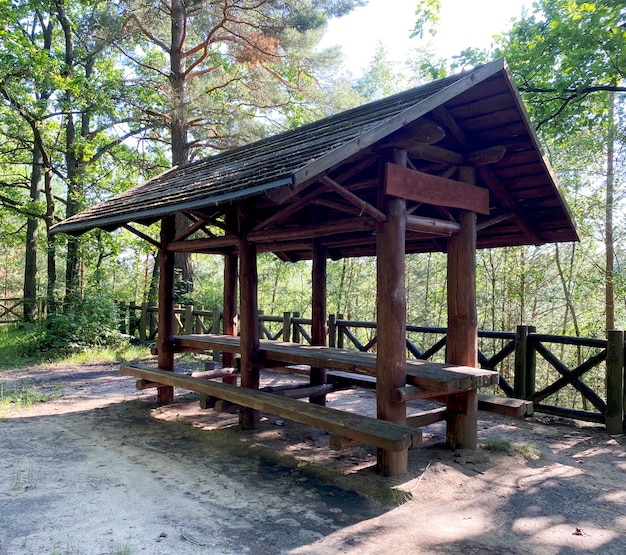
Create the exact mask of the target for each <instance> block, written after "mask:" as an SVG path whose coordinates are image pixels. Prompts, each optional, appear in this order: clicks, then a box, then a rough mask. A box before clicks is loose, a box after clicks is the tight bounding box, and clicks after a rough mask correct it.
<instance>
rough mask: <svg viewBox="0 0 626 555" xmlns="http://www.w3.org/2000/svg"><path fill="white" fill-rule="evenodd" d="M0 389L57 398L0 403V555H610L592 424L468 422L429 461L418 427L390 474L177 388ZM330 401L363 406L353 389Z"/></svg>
mask: <svg viewBox="0 0 626 555" xmlns="http://www.w3.org/2000/svg"><path fill="white" fill-rule="evenodd" d="M281 379H284V378H282V377H280V376H278V375H268V376H267V378H266V380H267V381H268V383H276V382H278V381H280V380H281ZM0 382H3V384H4V387H5V388H9V389H10V388H12V387H15V386H19V385H21V384H24V383H27V384H30V385H31V386H33V387H37V388H38V389H39V390H40V391H44V392H48V393H49V394H50V395H52V396H53V397H58V398H56V399H54V400H48V401H46V402H40V403H37V404H36V405H35V406H33V407H31V408H28V409H19V410H17V409H14V408H11V407H4V408H2V407H0V553H1V554H8V555H13V554H31V553H33V554H34V553H37V554H81V555H83V554H84V555H100V554H102V555H104V554H107V555H109V554H110V555H113V554H118V555H122V554H125V555H129V554H133V555H134V554H140V553H141V554H172V555H179V554H180V555H186V554H203V553H205V554H255V555H256V554H259V555H262V554H279V553H289V554H294V555H296V554H298V555H300V554H335V553H351V554H355V555H356V554H368V553H371V554H379V553H387V552H389V551H391V550H393V551H395V552H396V553H398V554H404V553H424V554H426V553H428V554H431V553H432V554H438V553H450V554H452V553H463V554H472V553H481V554H483V553H491V554H508V553H533V554H535V553H536V554H569V553H572V554H574V553H576V554H579V553H602V554H616V555H617V554H619V555H622V554H623V553H624V552H626V539H625V538H624V534H625V533H626V452H625V451H624V444H625V443H626V441H625V440H624V439H623V438H622V437H616V438H611V437H609V436H607V435H606V434H605V433H604V432H603V431H602V430H600V429H598V428H593V427H581V426H576V425H573V424H570V423H567V422H565V421H556V420H554V419H548V418H538V419H536V420H532V421H527V422H518V421H513V420H510V419H507V418H500V417H495V416H493V415H488V414H484V413H481V421H480V426H479V436H480V441H481V442H482V443H483V445H484V446H485V447H486V448H483V449H478V450H476V451H472V452H456V453H453V452H450V451H447V450H446V449H444V448H443V447H442V446H441V442H442V441H443V439H444V437H443V436H444V432H445V431H444V429H443V427H442V425H441V424H437V425H433V426H430V427H428V428H426V429H425V432H426V433H425V446H424V447H422V448H419V449H414V450H412V451H411V452H410V462H409V466H410V471H409V474H408V475H406V476H404V477H402V478H400V479H397V478H393V479H392V478H381V477H379V476H377V475H376V474H375V473H374V472H373V470H372V467H373V464H374V462H375V455H374V452H373V450H372V449H371V448H366V447H358V448H354V449H350V450H347V451H344V452H340V453H337V452H334V451H330V450H329V449H328V448H327V443H328V436H327V435H326V434H324V433H322V432H319V431H317V430H314V429H311V428H308V427H306V426H301V425H298V424H295V423H292V422H290V421H282V420H279V419H277V418H276V417H273V416H269V415H268V416H267V417H266V418H264V419H263V422H262V427H261V429H260V430H258V431H255V432H241V431H238V429H237V425H236V424H237V416H236V415H228V414H216V413H214V412H213V411H212V410H208V411H202V410H200V409H199V407H198V404H197V397H196V396H195V395H192V394H187V395H184V394H183V395H181V394H179V395H178V397H177V400H178V402H177V403H176V404H174V405H170V406H168V407H156V405H155V404H154V394H153V392H150V391H147V392H137V391H135V388H134V380H133V379H131V378H126V377H121V376H119V375H118V374H117V367H116V366H113V365H85V366H78V367H73V368H67V367H64V368H62V367H38V368H33V369H30V370H27V371H11V372H4V373H2V374H0ZM332 403H333V404H334V406H339V405H341V406H344V407H347V406H358V407H359V410H368V411H371V410H373V404H372V399H371V396H370V395H369V394H368V393H367V392H360V393H357V392H349V393H346V394H342V395H340V396H339V395H336V396H333V398H332ZM513 444H515V445H513ZM511 447H513V449H512V450H510V451H509V452H507V451H506V449H510V448H511ZM487 448H489V449H487Z"/></svg>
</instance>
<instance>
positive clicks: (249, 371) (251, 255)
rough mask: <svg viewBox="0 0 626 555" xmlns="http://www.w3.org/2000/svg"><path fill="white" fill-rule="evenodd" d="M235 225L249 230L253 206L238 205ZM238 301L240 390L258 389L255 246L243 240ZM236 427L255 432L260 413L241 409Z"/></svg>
mask: <svg viewBox="0 0 626 555" xmlns="http://www.w3.org/2000/svg"><path fill="white" fill-rule="evenodd" d="M241 210H242V211H241V213H240V215H239V222H240V225H241V229H242V231H244V233H245V232H247V231H248V229H249V227H250V226H249V224H248V222H249V221H250V220H251V218H250V214H251V211H252V210H253V206H252V205H251V204H250V203H245V204H242V206H241ZM239 272H240V275H239V299H240V341H241V387H247V388H250V389H259V383H260V377H261V373H260V369H259V364H258V359H259V353H260V334H259V305H258V290H257V286H258V273H257V248H256V244H254V243H251V242H250V241H248V240H247V239H245V235H244V239H242V240H241V241H240V242H239ZM239 424H240V425H241V428H242V429H244V430H252V429H256V428H258V427H259V425H260V413H259V411H258V410H254V409H251V408H248V407H242V408H241V412H240V413H239Z"/></svg>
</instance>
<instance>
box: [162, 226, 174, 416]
mask: <svg viewBox="0 0 626 555" xmlns="http://www.w3.org/2000/svg"><path fill="white" fill-rule="evenodd" d="M174 237H176V220H175V218H174V216H167V217H165V218H163V219H162V220H161V247H160V248H159V293H158V294H159V313H158V335H157V352H158V358H157V360H158V367H159V368H160V369H161V370H170V371H174V349H173V344H174V253H173V252H171V251H168V250H167V245H168V244H169V243H170V242H172V241H173V240H174ZM157 400H158V402H159V404H166V403H171V402H172V401H173V400H174V388H173V387H172V386H169V385H165V386H162V387H159V388H157Z"/></svg>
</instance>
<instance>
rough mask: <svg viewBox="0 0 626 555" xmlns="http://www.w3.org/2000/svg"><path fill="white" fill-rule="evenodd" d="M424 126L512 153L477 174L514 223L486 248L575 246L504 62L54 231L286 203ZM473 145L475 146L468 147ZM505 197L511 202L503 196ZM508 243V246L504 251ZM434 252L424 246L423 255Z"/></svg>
mask: <svg viewBox="0 0 626 555" xmlns="http://www.w3.org/2000/svg"><path fill="white" fill-rule="evenodd" d="M425 116H427V117H429V118H433V120H434V121H436V122H437V123H438V124H441V125H442V126H443V127H446V128H447V130H446V132H447V136H446V139H445V141H444V142H443V143H442V144H443V146H450V147H454V148H455V149H459V148H460V146H461V147H464V148H471V150H478V149H479V148H485V147H488V146H491V145H499V144H503V145H504V146H506V149H507V151H506V156H505V157H504V158H503V160H501V161H500V162H498V164H495V165H494V166H493V167H492V168H490V169H487V170H481V172H479V182H478V183H477V185H478V186H484V187H487V188H489V189H490V190H491V193H492V194H491V195H490V197H491V205H492V211H493V213H494V214H497V213H499V212H503V211H505V210H508V211H512V212H513V213H514V215H515V216H516V217H515V218H509V221H508V222H506V221H504V220H503V222H504V223H501V224H499V226H490V229H489V231H487V232H484V233H483V242H482V244H481V243H480V241H479V246H498V245H499V244H503V245H506V244H524V243H528V242H535V243H536V242H544V241H555V240H566V241H569V240H575V239H577V235H576V231H575V229H574V226H573V221H572V219H571V216H570V214H569V212H568V209H567V205H566V203H565V201H564V200H563V198H562V197H561V195H560V193H559V192H558V189H557V187H556V185H555V182H554V178H553V175H552V173H551V170H550V168H549V165H548V164H547V161H546V160H545V159H544V158H543V156H542V154H541V150H540V148H539V145H538V142H537V139H536V137H535V135H534V133H533V131H532V128H531V126H530V123H529V121H528V117H527V115H526V113H525V110H524V108H523V105H522V103H521V100H520V98H519V95H518V94H517V91H516V89H515V87H514V85H513V84H512V82H511V79H510V76H509V74H508V71H507V69H506V65H505V63H504V61H503V60H498V61H496V62H493V63H491V64H488V65H486V66H483V67H481V68H478V69H475V70H472V71H469V72H465V73H462V74H459V75H455V76H452V77H449V78H446V79H442V80H439V81H435V82H433V83H429V84H427V85H424V86H421V87H417V88H414V89H411V90H408V91H405V92H402V93H400V94H396V95H394V96H391V97H388V98H385V99H382V100H379V101H376V102H372V103H369V104H366V105H363V106H360V107H358V108H354V109H352V110H348V111H345V112H342V113H339V114H336V115H334V116H331V117H328V118H325V119H322V120H320V121H317V122H314V123H311V124H308V125H304V126H302V127H299V128H297V129H294V130H292V131H288V132H285V133H281V134H279V135H275V136H272V137H268V138H266V139H263V140H261V141H258V142H255V143H252V144H249V145H245V146H242V147H239V148H236V149H233V150H229V151H226V152H223V153H220V154H217V155H215V156H212V157H210V158H207V159H205V160H201V161H198V162H194V163H191V164H188V165H185V166H183V167H178V168H173V169H171V170H169V171H167V172H165V173H164V174H162V175H160V176H158V177H156V178H154V179H152V180H150V181H148V182H146V183H144V184H142V185H138V186H136V187H134V188H132V189H130V190H128V191H126V192H124V193H122V194H120V195H117V196H115V197H113V198H111V199H109V200H107V201H105V202H103V203H101V204H98V205H96V206H93V207H91V208H88V209H87V210H85V211H84V212H82V213H80V214H77V215H75V216H72V217H71V218H69V219H67V220H65V221H63V222H61V223H60V224H57V225H56V226H54V228H53V231H54V232H67V233H83V232H85V231H87V230H89V229H93V228H95V227H101V228H103V229H114V228H116V227H119V226H121V225H123V224H125V223H129V222H141V223H149V222H152V221H156V220H158V219H160V218H161V217H164V216H166V215H169V214H172V213H174V212H178V211H186V210H202V209H206V208H208V207H211V206H219V205H224V204H231V203H232V202H234V201H236V200H240V199H244V198H247V197H263V198H265V197H266V196H268V195H273V194H275V193H276V192H277V191H285V192H286V195H284V196H285V198H286V197H288V196H289V195H290V194H293V193H295V192H298V191H299V190H300V189H301V188H303V187H305V186H307V185H308V184H310V183H311V182H313V181H315V180H316V179H318V178H319V177H320V176H322V175H325V174H327V173H329V172H332V171H333V170H334V169H336V168H338V167H340V166H341V165H342V164H345V163H346V162H348V161H350V160H355V159H358V158H359V156H362V157H363V156H365V154H366V153H367V152H368V149H370V150H371V149H375V148H377V145H382V144H383V143H385V142H386V141H387V139H388V138H389V137H390V136H392V135H393V134H394V133H397V132H399V131H400V130H402V129H403V128H406V127H407V126H410V125H411V124H413V123H414V122H416V121H418V120H419V119H420V118H423V117H425ZM448 119H449V120H451V121H447V120H448ZM451 122H452V123H451ZM451 128H454V129H455V130H453V131H452V132H451ZM465 139H466V140H467V143H468V144H466V145H460V144H459V143H460V142H463V141H464V140H465ZM385 144H386V143H385ZM369 155H372V154H371V152H370V154H369ZM416 163H417V162H416ZM420 169H422V168H420ZM424 171H430V170H429V169H428V168H426V169H424ZM498 187H500V188H504V190H505V191H506V193H507V194H506V195H504V196H503V194H502V191H500V193H501V194H499V195H497V194H495V190H496V189H497V188H498ZM509 197H510V198H509ZM374 198H375V197H374ZM503 198H504V200H503ZM507 199H508V200H507ZM374 202H375V201H374ZM507 203H508V204H512V206H506V204H507ZM276 209H279V207H278V206H277V208H276ZM524 214H525V215H524ZM525 218H527V219H530V220H532V221H533V222H534V223H533V225H535V224H537V225H538V227H537V231H536V235H535V234H534V233H531V234H530V235H531V236H533V235H534V239H533V237H529V233H528V230H527V229H526V230H524V222H523V221H521V220H524V219H525ZM505 220H506V219H505ZM515 222H517V224H515ZM539 222H543V224H539ZM516 225H517V227H516V228H515V229H513V228H514V227H515V226H516ZM542 226H543V227H542ZM500 233H503V234H504V235H505V236H507V237H508V238H505V239H503V240H502V241H498V234H500ZM479 239H480V235H479ZM432 249H433V247H432V245H431V246H430V247H429V246H428V245H427V244H426V243H424V244H423V245H422V246H420V247H417V246H416V247H415V250H432Z"/></svg>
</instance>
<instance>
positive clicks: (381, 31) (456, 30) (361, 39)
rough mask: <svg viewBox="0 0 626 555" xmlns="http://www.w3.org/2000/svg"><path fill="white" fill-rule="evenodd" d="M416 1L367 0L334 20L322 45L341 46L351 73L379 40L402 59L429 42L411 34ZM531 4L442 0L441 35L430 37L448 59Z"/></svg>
mask: <svg viewBox="0 0 626 555" xmlns="http://www.w3.org/2000/svg"><path fill="white" fill-rule="evenodd" d="M417 2H418V0H369V3H368V5H367V6H365V7H363V8H357V9H356V10H354V11H353V12H352V13H350V14H349V15H347V16H345V17H343V18H341V19H335V20H331V21H330V23H329V26H328V31H327V32H326V35H325V36H324V39H323V41H322V45H321V46H323V47H328V46H331V45H336V44H339V45H341V47H342V50H343V53H344V58H345V59H346V64H345V67H346V68H347V69H349V70H350V71H351V72H352V74H353V75H358V74H361V73H362V70H363V69H364V68H365V67H366V66H367V65H368V63H369V61H370V60H371V58H372V56H373V54H374V52H375V50H376V47H377V45H378V44H379V42H382V43H383V44H385V46H386V47H387V49H388V53H389V57H390V58H391V59H392V60H397V61H401V60H403V59H404V56H405V54H404V53H405V52H406V51H407V50H410V49H411V48H412V47H415V46H417V45H419V44H425V43H424V42H423V41H422V42H421V43H420V40H419V39H413V40H410V39H409V35H410V34H411V31H412V29H413V26H414V24H415V8H416V6H417ZM531 3H532V0H471V1H470V0H441V5H442V12H441V20H440V22H439V26H438V33H437V36H436V37H435V39H432V40H433V46H434V48H435V52H436V53H437V54H438V55H439V56H440V57H444V58H449V57H451V56H453V55H454V54H458V53H459V52H460V51H461V50H463V49H465V48H467V47H469V46H471V47H479V48H485V47H488V46H489V45H490V44H491V39H492V37H493V35H495V34H499V33H501V32H503V31H506V30H507V29H508V28H509V27H510V24H511V19H513V18H519V17H520V16H521V15H522V10H523V7H524V5H526V6H527V7H530V5H531Z"/></svg>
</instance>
